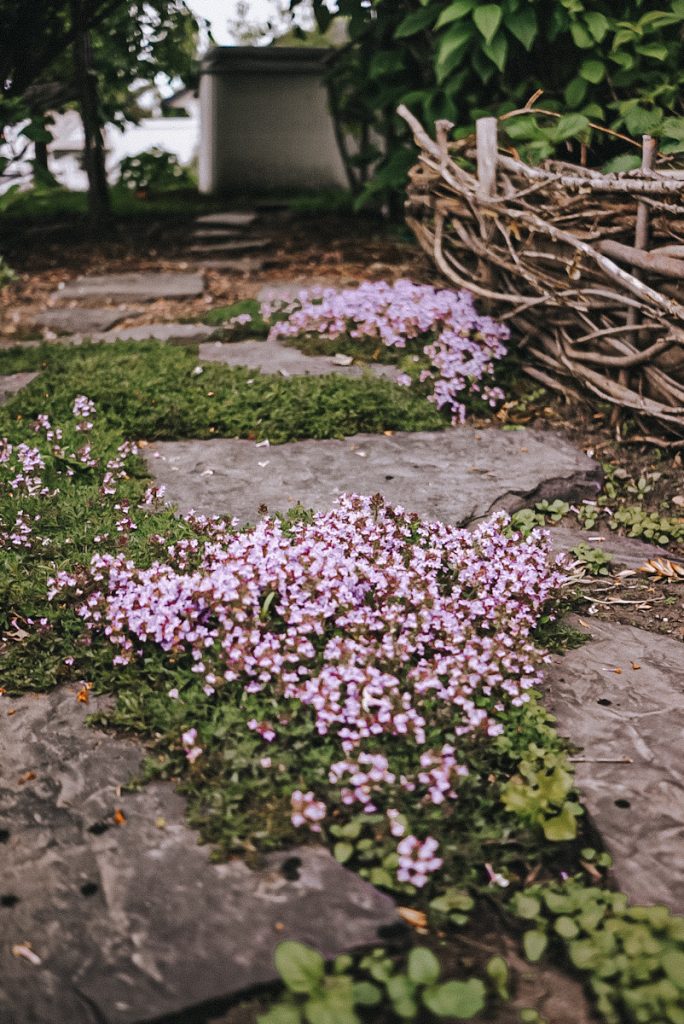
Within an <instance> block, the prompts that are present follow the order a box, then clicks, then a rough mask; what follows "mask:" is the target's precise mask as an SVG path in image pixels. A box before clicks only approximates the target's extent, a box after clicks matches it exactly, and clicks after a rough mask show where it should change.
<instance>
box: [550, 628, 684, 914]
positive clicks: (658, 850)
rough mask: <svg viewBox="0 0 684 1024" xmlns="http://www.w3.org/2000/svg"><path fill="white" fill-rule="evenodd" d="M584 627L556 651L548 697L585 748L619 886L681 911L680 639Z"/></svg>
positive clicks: (563, 726)
mask: <svg viewBox="0 0 684 1024" xmlns="http://www.w3.org/2000/svg"><path fill="white" fill-rule="evenodd" d="M580 628H581V629H582V630H583V631H584V632H590V633H591V636H592V639H591V641H590V642H589V643H587V644H585V645H584V646H583V647H580V648H578V649H576V650H573V651H568V652H567V653H566V654H565V655H564V656H563V657H562V658H556V659H554V664H553V667H552V668H551V669H549V670H548V672H547V674H546V682H545V686H544V690H545V694H546V698H547V703H549V704H550V706H551V709H552V711H553V712H554V714H555V715H556V717H557V719H558V729H559V731H560V732H561V734H563V735H566V736H569V737H570V739H571V740H572V741H573V743H576V744H578V745H581V746H582V747H583V752H582V754H581V755H579V756H580V757H581V758H584V759H585V760H580V761H578V763H577V764H576V765H575V768H576V772H577V775H576V778H577V783H578V786H579V789H580V792H581V794H582V799H583V802H584V804H585V806H586V807H587V810H588V812H589V814H590V815H591V818H592V820H593V822H594V824H595V825H596V827H597V828H598V830H599V832H600V833H601V835H602V837H603V839H604V841H605V843H606V846H607V848H608V850H609V851H610V853H611V854H612V856H613V858H614V862H615V863H614V876H615V880H616V882H617V883H618V886H619V887H620V889H622V890H623V892H625V893H627V895H628V896H629V897H630V899H632V900H634V901H635V902H637V903H646V904H650V903H664V904H665V905H666V906H668V907H670V908H671V909H672V910H673V911H675V912H676V913H678V914H684V765H683V764H682V750H684V646H683V645H682V644H681V643H679V642H678V641H676V640H671V639H669V638H667V637H662V636H657V635H655V634H653V633H649V632H647V631H646V630H644V629H638V628H636V627H635V626H622V625H617V624H615V623H608V622H598V621H596V620H592V621H591V622H590V623H587V622H586V621H585V620H581V623H580Z"/></svg>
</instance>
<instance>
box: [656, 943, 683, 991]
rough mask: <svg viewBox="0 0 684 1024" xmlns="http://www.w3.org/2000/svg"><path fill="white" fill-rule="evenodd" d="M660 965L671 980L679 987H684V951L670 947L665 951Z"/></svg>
mask: <svg viewBox="0 0 684 1024" xmlns="http://www.w3.org/2000/svg"><path fill="white" fill-rule="evenodd" d="M660 965H661V967H662V968H663V970H664V971H665V974H666V975H667V976H668V978H669V979H670V981H672V982H674V984H675V985H676V986H677V988H681V989H684V953H682V952H681V950H679V949H669V950H668V951H667V952H666V953H663V955H662V957H661V960H660Z"/></svg>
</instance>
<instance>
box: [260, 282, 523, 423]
mask: <svg viewBox="0 0 684 1024" xmlns="http://www.w3.org/2000/svg"><path fill="white" fill-rule="evenodd" d="M276 308H277V304H274V303H267V304H264V306H262V311H261V312H262V316H263V317H264V319H268V318H269V317H270V316H272V315H273V312H274V311H275V309H276ZM284 312H285V313H286V318H285V319H283V320H279V321H277V322H276V323H275V324H274V325H273V326H272V327H271V330H270V333H269V339H273V340H274V339H278V338H296V337H299V336H300V335H303V334H318V335H320V336H322V337H324V338H330V339H334V338H338V337H339V336H340V335H342V334H348V335H349V336H350V337H352V338H362V339H366V338H367V339H371V340H373V341H375V342H378V341H379V342H381V343H382V344H383V345H386V346H388V347H389V348H405V347H406V342H407V340H411V339H416V338H417V339H420V340H421V342H423V343H424V344H423V352H424V355H425V356H426V357H427V360H428V362H429V368H427V369H425V370H423V371H422V373H421V377H420V379H421V381H428V380H429V381H431V382H432V389H433V390H432V394H431V395H430V401H431V402H434V403H435V405H436V406H437V407H438V408H442V407H446V408H447V409H449V410H450V411H451V413H452V416H453V420H454V421H455V422H461V421H462V420H463V418H464V415H465V409H464V407H463V404H462V403H461V402H460V401H459V396H461V395H462V394H463V392H465V391H471V392H473V393H478V392H479V393H481V394H482V397H483V398H484V400H485V401H486V402H488V403H489V404H490V405H492V406H494V405H496V404H497V403H498V402H499V401H501V400H502V399H503V397H504V396H503V393H502V392H501V390H500V389H499V388H495V387H490V386H484V387H483V385H482V381H483V379H484V378H486V377H488V376H489V375H491V374H492V373H493V372H494V362H495V361H496V360H498V359H501V358H502V357H503V356H504V355H505V354H506V347H505V345H504V341H505V340H506V339H507V338H508V336H509V331H508V328H507V327H506V326H504V325H503V324H500V323H497V322H496V321H495V320H493V319H491V317H487V316H480V315H479V314H478V312H477V310H476V309H475V305H474V300H473V296H472V295H471V294H470V292H465V291H461V292H452V291H449V290H448V289H444V288H442V289H438V288H432V287H431V286H430V285H421V284H414V283H413V282H412V281H407V280H399V281H396V282H395V283H394V284H388V283H387V282H386V281H376V282H371V281H367V282H364V283H363V284H361V285H359V286H358V287H357V288H346V289H343V290H342V291H336V290H335V289H333V288H327V289H312V290H309V291H306V290H304V291H301V292H300V293H299V295H298V296H297V298H296V299H295V300H294V302H292V303H290V304H289V305H287V306H286V307H285V309H284ZM401 382H402V383H405V384H410V383H411V378H410V377H409V376H408V375H404V376H403V377H402V379H401Z"/></svg>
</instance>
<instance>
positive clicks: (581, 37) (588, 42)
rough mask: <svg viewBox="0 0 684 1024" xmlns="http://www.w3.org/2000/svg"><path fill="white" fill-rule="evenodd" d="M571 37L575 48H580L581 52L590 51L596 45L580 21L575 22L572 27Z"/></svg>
mask: <svg viewBox="0 0 684 1024" xmlns="http://www.w3.org/2000/svg"><path fill="white" fill-rule="evenodd" d="M570 35H571V36H572V41H573V43H574V44H575V46H577V47H579V49H580V50H588V49H589V48H590V47H592V46H593V45H594V40H593V39H592V37H591V36H590V35H589V33H588V32H587V30H586V28H585V27H584V25H580V23H579V22H578V21H573V23H572V25H571V26H570Z"/></svg>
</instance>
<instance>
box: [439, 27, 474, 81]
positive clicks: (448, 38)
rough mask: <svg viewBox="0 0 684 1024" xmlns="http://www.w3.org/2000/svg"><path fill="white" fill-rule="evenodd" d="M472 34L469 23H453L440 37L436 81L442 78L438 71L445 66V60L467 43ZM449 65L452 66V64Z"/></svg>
mask: <svg viewBox="0 0 684 1024" xmlns="http://www.w3.org/2000/svg"><path fill="white" fill-rule="evenodd" d="M472 35H473V30H472V26H471V25H470V24H466V25H454V26H453V27H452V28H450V29H449V31H448V32H445V33H444V35H443V36H442V37H441V39H440V41H439V47H438V49H437V58H436V68H437V80H438V81H441V80H442V79H441V75H440V71H441V70H443V69H445V68H446V67H447V61H449V58H450V57H452V55H455V54H456V53H457V52H458V51H459V50H460V49H461V48H462V47H463V46H464V45H465V44H466V43H468V42H469V41H470V39H471V37H472ZM451 66H452V67H453V65H451Z"/></svg>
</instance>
